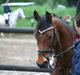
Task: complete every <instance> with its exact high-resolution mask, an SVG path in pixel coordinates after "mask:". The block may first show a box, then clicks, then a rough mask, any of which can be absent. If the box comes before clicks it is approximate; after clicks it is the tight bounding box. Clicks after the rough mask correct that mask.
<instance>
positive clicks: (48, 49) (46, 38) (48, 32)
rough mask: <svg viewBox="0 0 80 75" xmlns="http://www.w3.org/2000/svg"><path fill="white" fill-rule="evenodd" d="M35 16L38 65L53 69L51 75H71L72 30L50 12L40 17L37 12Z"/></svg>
mask: <svg viewBox="0 0 80 75" xmlns="http://www.w3.org/2000/svg"><path fill="white" fill-rule="evenodd" d="M33 15H34V19H35V20H36V22H37V26H36V29H35V32H34V36H35V39H36V42H37V47H38V58H37V61H36V63H37V65H38V66H39V67H40V68H49V69H51V70H52V73H51V75H70V69H71V59H72V53H73V47H74V46H73V33H72V30H71V29H70V28H69V27H67V25H66V23H64V22H63V20H62V19H61V18H59V17H58V16H56V15H52V14H51V13H49V12H48V11H46V13H45V15H43V16H40V15H39V13H38V12H37V11H36V10H35V11H34V13H33Z"/></svg>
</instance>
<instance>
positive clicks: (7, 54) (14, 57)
mask: <svg viewBox="0 0 80 75" xmlns="http://www.w3.org/2000/svg"><path fill="white" fill-rule="evenodd" d="M36 59H37V45H36V40H35V38H34V35H33V34H13V35H10V34H9V35H8V34H5V36H4V37H2V36H0V64H15V65H28V66H29V65H30V66H31V65H32V66H36ZM0 75H49V74H48V73H46V74H43V73H30V72H29V73H28V72H27V73H26V72H13V71H10V72H9V71H0Z"/></svg>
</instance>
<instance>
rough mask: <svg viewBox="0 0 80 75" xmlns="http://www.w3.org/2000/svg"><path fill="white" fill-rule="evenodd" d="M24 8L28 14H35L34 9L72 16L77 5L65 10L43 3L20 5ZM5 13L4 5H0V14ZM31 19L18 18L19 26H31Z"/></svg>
mask: <svg viewBox="0 0 80 75" xmlns="http://www.w3.org/2000/svg"><path fill="white" fill-rule="evenodd" d="M18 8H19V7H11V10H12V11H13V10H16V9H18ZM20 8H22V9H23V10H24V13H25V15H26V16H33V12H34V10H37V11H38V12H39V14H40V15H43V14H45V11H49V12H51V13H55V14H56V15H58V16H61V17H64V16H65V15H70V16H72V17H73V16H75V10H76V9H75V7H71V8H68V7H67V8H66V9H65V10H62V9H57V8H56V7H54V8H53V9H51V7H50V6H49V5H43V6H39V5H33V6H26V7H20ZM2 13H3V9H2V7H0V14H2ZM31 26H32V25H31V19H18V20H17V27H31ZM34 27H35V21H34Z"/></svg>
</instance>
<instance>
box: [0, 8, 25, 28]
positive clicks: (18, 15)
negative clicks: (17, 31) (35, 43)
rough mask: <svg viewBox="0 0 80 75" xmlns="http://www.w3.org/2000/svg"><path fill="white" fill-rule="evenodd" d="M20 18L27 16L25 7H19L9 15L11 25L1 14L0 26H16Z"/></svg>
mask: <svg viewBox="0 0 80 75" xmlns="http://www.w3.org/2000/svg"><path fill="white" fill-rule="evenodd" d="M18 18H25V15H24V11H23V9H21V8H19V9H17V10H15V11H13V12H11V13H10V15H9V26H6V22H5V17H4V15H0V27H16V21H17V19H18Z"/></svg>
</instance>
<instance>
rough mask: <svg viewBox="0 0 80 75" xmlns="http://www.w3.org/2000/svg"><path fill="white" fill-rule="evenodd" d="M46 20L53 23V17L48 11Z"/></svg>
mask: <svg viewBox="0 0 80 75" xmlns="http://www.w3.org/2000/svg"><path fill="white" fill-rule="evenodd" d="M46 19H47V21H48V22H49V23H52V15H51V13H49V12H48V11H46Z"/></svg>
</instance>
